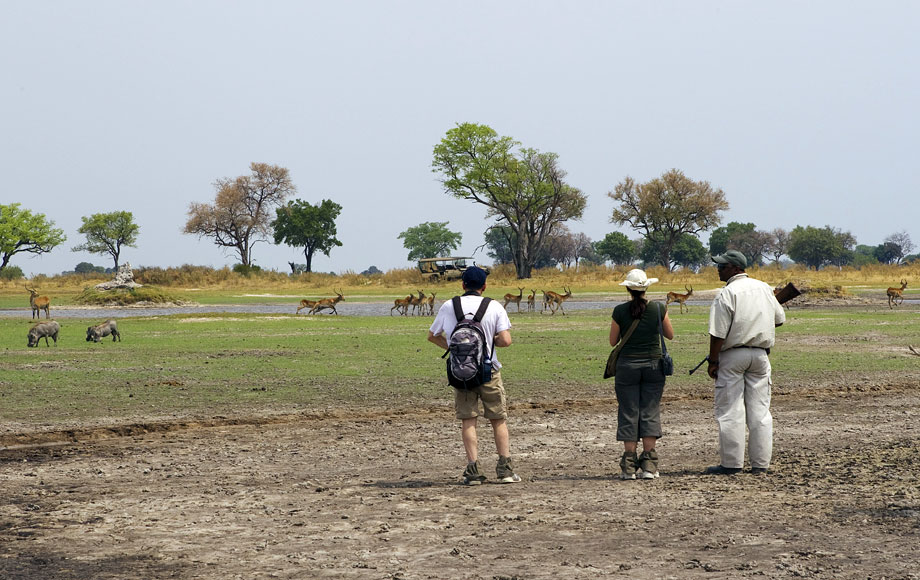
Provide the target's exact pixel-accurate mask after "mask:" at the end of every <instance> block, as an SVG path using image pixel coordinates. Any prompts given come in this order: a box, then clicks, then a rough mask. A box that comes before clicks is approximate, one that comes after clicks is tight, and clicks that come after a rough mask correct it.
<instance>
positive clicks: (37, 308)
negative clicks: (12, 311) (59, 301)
mask: <svg viewBox="0 0 920 580" xmlns="http://www.w3.org/2000/svg"><path fill="white" fill-rule="evenodd" d="M25 289H26V290H28V291H29V304H30V305H31V306H32V319H33V320H34V319H35V317H36V316H37V317H38V318H39V319H41V317H42V313H41V311H42V310H44V311H45V318H46V319H47V318H51V315H50V313H49V311H50V308H51V299H50V298H48V297H47V296H39V295H38V292H36V291H35V289H34V288H29V287H28V286H26V287H25ZM45 342H47V340H46V341H45Z"/></svg>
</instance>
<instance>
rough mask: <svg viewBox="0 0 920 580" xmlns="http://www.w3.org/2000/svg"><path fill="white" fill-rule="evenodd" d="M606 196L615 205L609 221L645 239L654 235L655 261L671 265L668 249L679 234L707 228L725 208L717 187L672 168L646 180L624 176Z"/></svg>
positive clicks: (713, 224)
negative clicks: (656, 253)
mask: <svg viewBox="0 0 920 580" xmlns="http://www.w3.org/2000/svg"><path fill="white" fill-rule="evenodd" d="M607 195H608V196H609V197H610V198H611V199H613V200H614V201H615V202H617V203H618V204H619V206H618V207H615V208H614V210H613V214H612V216H611V218H610V221H611V222H613V223H616V224H619V225H622V224H624V223H628V224H629V225H630V226H632V228H633V229H634V230H636V231H638V232H640V233H641V234H642V235H643V236H644V238H645V239H646V240H651V239H652V238H653V237H654V244H655V247H656V249H657V251H658V256H657V260H656V261H657V262H658V263H659V264H661V265H662V266H665V267H666V268H668V269H670V268H671V262H672V261H671V251H672V250H673V248H674V245H675V244H676V243H677V241H678V240H679V239H680V237H681V235H683V234H693V235H696V234H698V233H699V232H701V231H705V230H708V229H711V228H713V227H715V226H717V225H719V222H720V220H721V218H720V216H719V214H720V212H722V211H725V210H727V209H728V202H727V201H726V200H725V194H724V193H723V192H722V190H721V189H713V187H712V186H711V185H710V184H709V182H708V181H693V180H691V179H690V178H688V177H687V176H685V175H684V174H683V173H682V172H681V171H679V170H677V169H672V170H670V171H667V172H665V173H664V174H662V175H661V177H656V178H655V179H652V180H651V181H648V182H646V183H637V182H636V181H635V180H634V179H633V178H631V177H626V179H624V180H623V181H622V182H620V183H619V184H617V186H616V187H615V188H614V191H611V192H608V193H607Z"/></svg>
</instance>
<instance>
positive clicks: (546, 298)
mask: <svg viewBox="0 0 920 580" xmlns="http://www.w3.org/2000/svg"><path fill="white" fill-rule="evenodd" d="M562 289H563V290H565V294H559V293H558V292H553V291H549V292H544V293H543V307H544V308H546V306H547V305H548V306H549V309H550V312H551V313H552V314H556V310H561V311H562V315H563V316H565V309H564V308H563V307H562V303H563V302H565V301H566V300H568V299H569V298H571V297H572V290H571V289H569V288H566V287H565V286H563V287H562Z"/></svg>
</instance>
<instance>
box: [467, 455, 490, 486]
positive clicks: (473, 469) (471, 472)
mask: <svg viewBox="0 0 920 580" xmlns="http://www.w3.org/2000/svg"><path fill="white" fill-rule="evenodd" d="M485 480H486V476H485V475H483V474H482V471H481V470H480V469H479V462H478V461H470V462H469V463H467V464H466V469H464V470H463V485H482V482H483V481H485Z"/></svg>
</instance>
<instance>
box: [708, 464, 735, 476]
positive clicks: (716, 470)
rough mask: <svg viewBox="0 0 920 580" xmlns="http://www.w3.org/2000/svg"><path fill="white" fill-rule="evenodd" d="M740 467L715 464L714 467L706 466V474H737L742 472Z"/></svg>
mask: <svg viewBox="0 0 920 580" xmlns="http://www.w3.org/2000/svg"><path fill="white" fill-rule="evenodd" d="M740 472H741V468H740V467H722V466H721V465H713V466H712V467H707V468H706V475H735V474H736V473H740Z"/></svg>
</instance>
